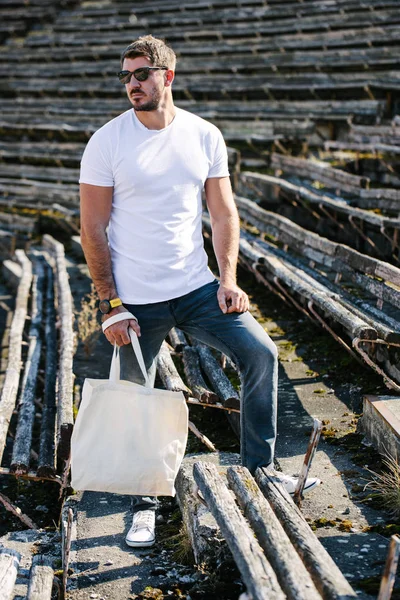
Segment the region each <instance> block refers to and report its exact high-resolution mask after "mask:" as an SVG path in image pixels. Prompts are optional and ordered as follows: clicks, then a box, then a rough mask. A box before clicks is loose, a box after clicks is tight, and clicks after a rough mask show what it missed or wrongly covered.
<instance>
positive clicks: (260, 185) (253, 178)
mask: <svg viewBox="0 0 400 600" xmlns="http://www.w3.org/2000/svg"><path fill="white" fill-rule="evenodd" d="M240 182H241V183H242V184H243V185H244V187H246V188H247V189H249V190H250V191H251V189H253V195H254V190H255V193H257V192H258V193H257V195H258V194H259V197H260V198H263V199H265V200H266V201H268V198H271V197H272V198H274V199H277V197H278V194H279V190H283V191H285V192H288V193H289V194H291V195H293V197H294V198H295V197H296V196H297V197H299V198H303V199H304V200H307V201H309V202H311V203H312V204H317V205H321V206H325V207H327V208H330V209H332V210H333V211H334V212H337V213H343V214H345V215H347V216H348V217H350V216H352V217H355V218H357V219H360V221H365V222H366V223H370V224H371V225H374V226H376V227H379V228H383V227H384V228H390V227H392V228H393V229H400V219H394V218H390V217H383V216H381V215H377V214H374V213H372V212H368V211H366V210H362V209H361V208H357V207H352V206H349V205H348V204H346V202H345V201H344V200H342V201H339V200H334V199H332V198H331V197H329V196H326V195H325V194H322V193H321V194H320V193H317V191H311V190H309V189H308V188H305V187H303V186H300V185H296V184H294V183H292V182H289V181H287V180H286V179H283V178H281V177H273V176H272V175H264V174H261V173H252V172H250V171H243V172H241V173H240Z"/></svg>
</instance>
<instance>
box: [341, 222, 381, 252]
mask: <svg viewBox="0 0 400 600" xmlns="http://www.w3.org/2000/svg"><path fill="white" fill-rule="evenodd" d="M348 219H349V223H350V225H351V226H352V227H353V229H355V230H356V231H357V233H358V234H359V235H360V236H361V237H362V239H363V240H364V241H365V242H367V244H369V245H370V246H372V248H373V249H374V250H375V251H376V252H377V253H378V254H380V255H381V256H384V253H383V252H382V251H381V250H379V248H378V246H377V245H376V244H375V242H373V241H372V240H371V238H369V237H368V236H367V235H366V234H365V233H364V232H363V230H362V229H361V227H359V226H358V225H357V223H355V222H354V215H349V217H348Z"/></svg>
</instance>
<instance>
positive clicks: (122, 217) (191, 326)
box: [80, 36, 319, 547]
mask: <svg viewBox="0 0 400 600" xmlns="http://www.w3.org/2000/svg"><path fill="white" fill-rule="evenodd" d="M175 63H176V57H175V54H174V52H173V50H172V49H171V48H169V47H168V46H167V45H166V44H165V43H164V42H163V41H161V40H158V39H155V38H154V37H152V36H145V37H141V38H139V39H138V40H136V41H135V42H133V43H132V44H130V45H129V46H128V47H127V48H126V49H125V50H124V51H123V54H122V58H121V66H122V71H121V72H120V73H119V79H120V81H121V83H122V84H124V85H125V90H126V93H127V95H128V98H129V100H130V102H131V104H132V107H133V110H132V109H130V110H128V111H126V112H124V113H123V114H122V115H120V116H119V117H117V118H115V119H113V120H112V121H110V122H108V123H107V124H106V125H104V126H103V127H102V128H101V129H99V130H98V131H97V132H96V133H95V134H94V135H93V136H92V138H91V139H90V141H89V143H88V145H87V147H86V150H85V153H84V155H83V158H82V164H81V177H80V184H81V239H82V246H83V249H84V252H85V256H86V260H87V263H88V266H89V269H90V273H91V276H92V278H93V281H94V284H95V286H96V290H97V292H98V295H99V298H100V300H101V302H100V310H101V311H102V312H103V314H104V317H103V320H107V319H109V318H110V317H113V316H115V315H117V314H119V313H123V312H126V311H129V312H131V313H132V314H133V315H134V316H135V318H136V319H137V320H135V319H130V320H122V321H119V322H116V323H113V324H112V325H110V326H109V327H108V328H107V329H106V330H105V335H106V337H107V339H108V341H109V342H110V343H111V344H114V343H116V344H118V345H119V346H120V347H121V378H123V379H127V380H132V381H133V380H136V381H140V379H141V378H140V375H139V374H138V370H137V364H136V361H135V358H134V355H133V352H132V348H131V346H130V339H129V335H128V328H129V327H131V328H132V329H133V330H134V331H135V332H136V333H137V335H138V336H139V339H140V345H141V348H142V352H143V356H144V360H145V364H146V368H147V369H149V370H150V371H152V372H153V374H154V368H155V358H156V356H157V354H158V351H159V349H160V346H161V344H162V342H163V340H164V339H165V337H166V335H167V334H168V332H169V330H170V329H171V328H172V327H174V326H177V327H179V328H180V329H182V330H183V331H184V332H186V333H188V334H190V335H191V336H193V337H195V338H197V339H198V340H200V341H202V342H204V343H206V344H208V345H210V346H213V347H214V348H217V349H218V350H220V351H221V352H223V353H224V354H226V355H228V356H229V357H230V358H231V359H232V360H233V361H234V362H235V363H236V364H237V365H238V366H239V368H240V372H241V378H242V386H241V387H242V398H241V406H242V408H241V457H242V463H243V464H244V465H245V466H246V467H248V468H249V469H250V471H251V472H253V473H254V471H255V469H256V468H257V467H259V466H266V467H272V464H273V454H274V445H275V438H276V395H277V369H278V362H277V351H276V347H275V345H274V344H273V342H272V341H271V339H270V338H269V336H268V335H267V333H266V332H265V331H264V329H263V328H262V327H261V325H259V324H258V323H257V321H256V320H255V319H254V318H253V317H252V316H251V315H250V313H249V312H248V308H249V300H248V297H247V295H246V294H245V292H244V291H243V290H241V289H240V288H239V287H238V285H237V284H236V265H237V256H238V242H239V219H238V214H237V210H236V206H235V203H234V200H233V196H232V191H231V186H230V181H229V172H228V161H227V151H226V146H225V143H224V141H223V138H222V135H221V133H220V131H219V130H218V129H217V128H216V127H215V126H214V125H211V124H210V123H208V122H206V121H204V120H203V119H200V118H199V117H197V116H195V115H193V114H191V113H188V112H186V111H183V110H181V109H179V108H177V107H175V106H174V102H173V98H172V87H171V86H172V82H173V80H174V72H175ZM203 189H204V190H205V194H206V200H207V206H208V210H209V213H210V217H211V224H212V233H213V246H214V250H215V255H216V258H217V262H218V268H219V275H220V280H219V282H218V281H217V280H216V279H215V277H214V276H213V275H212V273H211V271H210V270H209V269H208V266H207V256H206V253H205V251H204V247H203V238H202V227H201V214H202V197H201V196H202V191H203ZM107 226H108V227H109V229H108V236H107V234H106V228H107ZM280 477H281V480H282V481H283V482H284V484H285V485H286V487H287V488H288V489H289V491H292V492H293V490H294V486H295V484H296V480H295V479H294V478H291V477H287V476H284V475H281V474H280ZM317 483H319V481H318V480H315V479H314V480H308V481H307V487H308V488H309V489H311V488H312V487H314V486H315V485H317ZM154 509H155V499H153V498H142V497H134V498H133V511H134V515H133V523H132V527H131V529H130V531H129V532H128V535H127V537H126V542H127V544H128V545H130V546H134V547H140V546H150V545H152V544H153V543H154V540H155V535H154Z"/></svg>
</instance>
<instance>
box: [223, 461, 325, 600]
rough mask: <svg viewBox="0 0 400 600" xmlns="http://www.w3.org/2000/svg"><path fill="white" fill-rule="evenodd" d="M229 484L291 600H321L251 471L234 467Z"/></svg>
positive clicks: (229, 473)
mask: <svg viewBox="0 0 400 600" xmlns="http://www.w3.org/2000/svg"><path fill="white" fill-rule="evenodd" d="M227 476H228V482H229V485H230V487H231V489H232V490H233V491H234V493H235V496H236V497H237V499H238V501H239V506H240V507H241V509H242V510H243V512H244V515H245V517H246V519H247V520H248V521H249V523H250V525H251V527H252V529H253V531H254V532H255V534H256V536H257V539H258V541H259V543H260V546H261V548H262V549H263V550H264V552H265V555H266V557H267V559H268V560H269V562H270V563H271V566H272V568H273V569H274V571H275V573H276V576H277V578H278V581H279V584H280V586H281V588H282V590H283V591H284V592H285V594H286V595H287V597H288V598H289V599H290V600H321V596H320V594H319V593H318V592H317V589H316V587H315V585H314V583H313V581H312V579H311V577H310V574H309V573H308V571H307V569H306V567H305V566H304V564H303V562H302V561H301V559H300V556H299V555H298V554H297V552H296V550H295V549H294V546H293V545H292V543H291V542H290V540H289V538H288V537H287V535H286V533H285V530H284V529H283V527H282V525H281V524H280V522H279V520H278V518H277V517H276V515H275V514H274V511H273V510H272V508H271V506H270V504H269V503H268V502H267V500H266V499H265V497H264V496H263V494H262V493H261V490H260V488H259V487H258V486H257V484H256V482H255V481H254V479H253V477H252V476H251V474H250V472H249V471H248V469H246V468H245V467H230V468H229V469H228V471H227Z"/></svg>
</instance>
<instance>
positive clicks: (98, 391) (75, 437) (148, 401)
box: [71, 329, 188, 496]
mask: <svg viewBox="0 0 400 600" xmlns="http://www.w3.org/2000/svg"><path fill="white" fill-rule="evenodd" d="M129 333H130V336H131V342H132V346H133V350H134V352H135V354H136V357H137V359H138V362H139V365H140V367H141V370H142V372H143V376H144V377H145V380H146V385H145V386H142V385H139V384H137V383H131V382H129V381H122V380H120V378H119V373H120V368H119V362H120V361H119V349H118V347H117V346H115V347H114V354H113V357H112V361H111V369H110V378H109V379H85V382H84V385H83V390H82V401H81V404H80V407H79V412H78V416H77V419H76V422H75V426H74V430H73V433H72V439H71V473H72V480H71V484H72V487H73V488H74V489H76V490H92V491H99V492H114V493H117V494H133V495H140V496H175V489H174V482H175V477H176V475H177V473H178V470H179V467H180V464H181V462H182V459H183V456H184V453H185V448H186V442H187V435H188V408H187V404H186V401H185V397H184V395H183V393H182V392H171V391H168V390H159V389H154V388H152V387H150V383H149V380H148V377H147V373H146V369H145V366H144V361H143V357H142V352H141V349H140V346H139V342H138V339H137V337H136V334H135V332H134V331H133V330H132V329H130V330H129Z"/></svg>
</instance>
